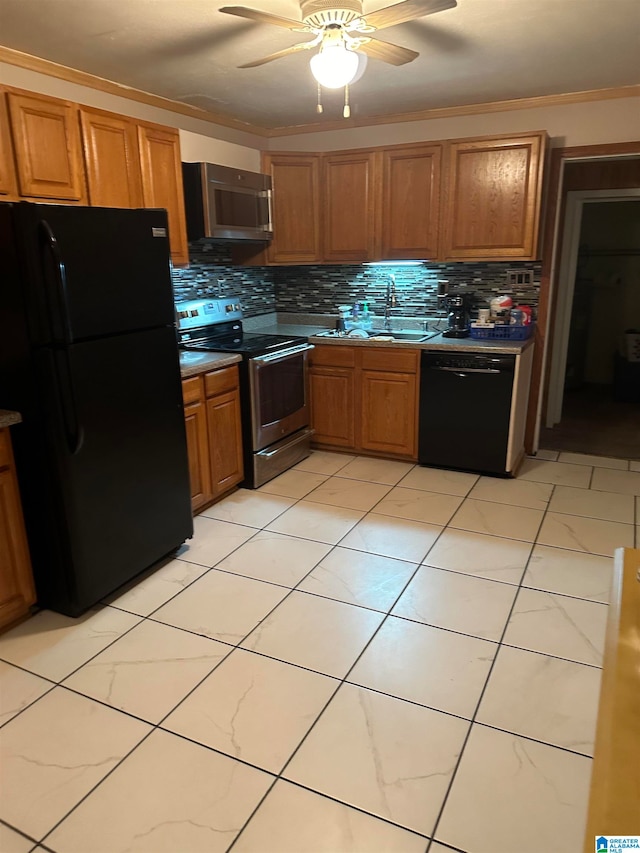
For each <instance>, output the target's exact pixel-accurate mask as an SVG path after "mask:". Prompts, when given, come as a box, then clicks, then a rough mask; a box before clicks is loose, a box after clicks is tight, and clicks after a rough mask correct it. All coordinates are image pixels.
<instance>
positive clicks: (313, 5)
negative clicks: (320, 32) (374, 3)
mask: <svg viewBox="0 0 640 853" xmlns="http://www.w3.org/2000/svg"><path fill="white" fill-rule="evenodd" d="M300 10H301V12H302V20H303V21H304V22H305V24H307V25H309V26H312V27H318V28H322V27H326V26H328V25H329V24H348V23H349V22H350V21H353V20H355V18H359V17H361V15H362V0H338V2H336V0H300Z"/></svg>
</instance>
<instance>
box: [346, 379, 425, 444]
mask: <svg viewBox="0 0 640 853" xmlns="http://www.w3.org/2000/svg"><path fill="white" fill-rule="evenodd" d="M360 392H361V416H360V444H359V446H360V447H361V448H362V449H363V450H373V451H377V452H379V453H391V454H393V455H395V456H408V457H410V458H411V459H415V458H416V454H417V446H416V435H417V432H416V403H417V383H416V377H415V374H411V373H385V372H382V371H377V370H363V371H362V373H361V385H360Z"/></svg>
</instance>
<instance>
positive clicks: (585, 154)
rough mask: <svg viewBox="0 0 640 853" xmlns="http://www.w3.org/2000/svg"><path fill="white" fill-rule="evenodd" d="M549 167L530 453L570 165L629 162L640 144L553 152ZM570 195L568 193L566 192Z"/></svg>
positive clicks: (543, 381)
mask: <svg viewBox="0 0 640 853" xmlns="http://www.w3.org/2000/svg"><path fill="white" fill-rule="evenodd" d="M548 157H549V162H548V164H547V167H548V168H547V174H548V180H547V186H546V196H547V201H546V204H545V208H544V209H545V214H546V215H545V218H544V223H543V230H542V252H541V260H542V272H541V276H540V298H539V302H538V321H537V323H536V328H535V349H534V353H533V369H532V374H531V386H530V390H529V404H528V408H527V426H526V434H525V447H526V451H527V453H535V452H536V450H537V449H538V442H539V438H540V426H541V421H542V412H543V410H544V398H545V393H546V388H547V385H548V381H547V379H548V377H547V369H548V362H549V357H548V351H549V349H550V346H549V342H550V340H551V338H552V333H553V298H554V289H555V280H556V269H555V267H556V256H557V255H559V250H560V236H559V234H560V220H561V211H562V209H563V205H564V195H563V183H564V167H565V164H566V163H569V162H576V161H597V160H602V159H606V160H625V159H629V158H634V159H635V158H639V157H640V140H636V141H634V142H612V143H603V144H601V145H581V146H575V147H571V148H551V149H550V151H549V153H548ZM565 194H566V191H565Z"/></svg>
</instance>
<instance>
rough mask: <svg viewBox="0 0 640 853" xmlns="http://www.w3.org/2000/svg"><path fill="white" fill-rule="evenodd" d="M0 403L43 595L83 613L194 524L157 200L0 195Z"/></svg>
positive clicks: (163, 223) (64, 609) (47, 602)
mask: <svg viewBox="0 0 640 853" xmlns="http://www.w3.org/2000/svg"><path fill="white" fill-rule="evenodd" d="M0 407H2V408H6V409H15V410H17V411H19V412H20V413H21V414H22V418H23V422H22V424H20V425H18V426H16V427H14V428H13V429H12V438H13V444H14V452H15V457H16V467H17V471H18V480H19V484H20V492H21V496H22V504H23V510H24V515H25V523H26V527H27V536H28V540H29V547H30V551H31V560H32V564H33V569H34V575H35V580H36V590H37V594H38V604H39V605H41V606H43V607H49V608H51V609H53V610H56V611H58V612H61V613H65V614H67V615H70V616H78V615H80V614H81V613H82V612H83V611H85V610H87V609H88V608H89V607H90V606H91V605H93V604H95V603H96V602H98V601H100V599H102V598H103V597H104V596H106V595H108V594H109V593H111V592H113V591H114V590H115V589H116V588H117V587H119V586H120V585H121V584H123V583H124V582H126V581H128V580H130V579H131V578H133V577H135V576H136V575H137V574H139V573H140V572H142V571H144V570H145V569H147V568H149V567H150V566H152V565H153V564H154V563H156V562H157V561H159V560H161V559H162V558H163V557H165V556H167V555H169V554H171V553H172V552H173V551H175V549H177V548H178V547H179V546H180V545H181V544H182V543H183V542H184V541H185V539H188V538H190V537H191V536H192V535H193V520H192V515H191V502H190V487H189V467H188V461H187V449H186V438H185V426H184V416H183V406H182V391H181V382H180V367H179V356H178V348H177V339H176V330H175V314H174V305H173V293H172V287H171V276H170V262H169V243H168V226H167V216H166V212H165V211H164V210H119V209H109V208H100V207H74V206H65V205H53V204H52V205H49V204H32V203H29V202H19V203H16V204H9V203H4V204H0Z"/></svg>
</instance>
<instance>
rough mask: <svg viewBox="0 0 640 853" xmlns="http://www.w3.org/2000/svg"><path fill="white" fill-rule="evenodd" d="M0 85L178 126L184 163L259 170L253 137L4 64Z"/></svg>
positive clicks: (260, 139) (259, 140)
mask: <svg viewBox="0 0 640 853" xmlns="http://www.w3.org/2000/svg"><path fill="white" fill-rule="evenodd" d="M0 83H4V84H5V85H7V86H16V87H18V88H21V89H28V90H29V91H31V92H40V93H42V94H43V95H51V96H52V97H55V98H66V99H67V100H69V101H75V102H76V103H79V104H86V105H87V106H91V107H97V108H98V109H102V110H110V111H111V112H115V113H120V114H121V115H128V116H132V117H133V118H139V119H143V120H145V121H153V122H157V123H158V124H164V125H166V126H167V127H178V128H180V146H181V150H182V159H183V160H194V161H195V160H203V161H209V162H213V163H221V164H222V165H223V166H232V167H234V168H237V169H253V170H256V169H259V168H260V151H259V149H260V148H261V147H264V143H265V140H264V139H263V137H260V136H255V135H254V134H250V133H244V132H243V131H239V130H234V129H233V128H228V127H223V126H222V125H218V124H212V123H211V122H208V121H202V120H201V119H195V118H190V117H189V116H185V115H182V114H180V113H174V112H172V111H171V110H165V109H161V108H159V107H153V106H150V105H148V104H141V103H139V102H138V101H131V100H129V99H128V98H122V97H119V96H118V95H110V94H108V93H107V92H100V91H99V90H97V89H90V88H89V87H88V86H80V85H78V84H77V83H69V82H67V81H66V80H59V79H57V78H56V77H49V76H48V75H46V74H40V73H39V72H36V71H29V70H27V69H25V68H19V67H17V66H15V65H9V64H7V63H4V62H0Z"/></svg>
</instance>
